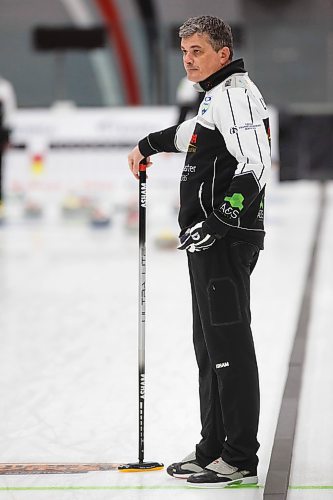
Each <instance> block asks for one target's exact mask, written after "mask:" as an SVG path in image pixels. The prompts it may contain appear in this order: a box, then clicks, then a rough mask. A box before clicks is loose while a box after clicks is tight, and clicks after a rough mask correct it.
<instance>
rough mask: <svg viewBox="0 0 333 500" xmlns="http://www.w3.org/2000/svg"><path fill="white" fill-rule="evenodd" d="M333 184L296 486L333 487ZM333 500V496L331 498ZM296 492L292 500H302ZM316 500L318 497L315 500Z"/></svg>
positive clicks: (295, 460)
mask: <svg viewBox="0 0 333 500" xmlns="http://www.w3.org/2000/svg"><path fill="white" fill-rule="evenodd" d="M332 221H333V183H332V182H330V183H328V184H327V207H326V214H325V217H324V221H323V233H322V238H321V245H320V247H319V252H318V262H317V272H316V276H315V288H314V297H313V305H312V316H311V318H310V325H309V337H308V344H307V351H306V358H305V366H304V375H303V383H302V389H301V397H300V406H299V412H298V421H297V428H296V434H295V442H294V449H293V452H294V453H293V460H292V468H291V475H290V483H291V484H302V485H308V486H309V492H308V494H307V496H304V498H306V499H307V498H309V499H310V498H311V500H312V497H311V493H310V491H311V488H312V485H314V488H316V486H315V485H325V484H333V453H332V448H333V428H332V415H333V396H332V387H333V370H332V352H333V336H332V335H331V331H332V324H333V309H332V295H333V293H332V284H333V266H332V255H333V235H332ZM331 495H332V497H331V498H333V493H331ZM301 498H302V497H301V496H300V493H299V492H296V491H290V492H289V494H288V500H289V499H291V500H294V499H297V500H298V499H301ZM313 498H317V496H316V497H313Z"/></svg>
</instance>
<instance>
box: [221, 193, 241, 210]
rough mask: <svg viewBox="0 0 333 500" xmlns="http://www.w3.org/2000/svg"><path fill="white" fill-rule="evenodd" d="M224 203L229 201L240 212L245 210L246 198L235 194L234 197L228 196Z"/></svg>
mask: <svg viewBox="0 0 333 500" xmlns="http://www.w3.org/2000/svg"><path fill="white" fill-rule="evenodd" d="M224 201H228V202H229V203H230V205H231V206H232V208H238V209H239V210H243V208H244V205H243V201H244V196H243V195H242V194H241V193H234V194H233V195H232V196H226V197H225V198H224Z"/></svg>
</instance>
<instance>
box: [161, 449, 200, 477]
mask: <svg viewBox="0 0 333 500" xmlns="http://www.w3.org/2000/svg"><path fill="white" fill-rule="evenodd" d="M203 470H204V468H203V467H201V465H200V464H199V463H198V462H197V460H196V457H195V452H193V453H191V454H190V455H188V456H187V457H185V458H183V460H182V461H181V462H176V463H174V464H171V465H169V467H168V468H167V473H168V474H170V476H173V477H177V478H180V479H187V478H188V477H190V476H191V475H192V474H196V473H198V472H202V471H203Z"/></svg>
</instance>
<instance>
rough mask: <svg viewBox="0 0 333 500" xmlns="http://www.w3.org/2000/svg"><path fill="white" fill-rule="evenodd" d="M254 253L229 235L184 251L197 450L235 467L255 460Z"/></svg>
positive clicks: (250, 465)
mask: <svg viewBox="0 0 333 500" xmlns="http://www.w3.org/2000/svg"><path fill="white" fill-rule="evenodd" d="M258 255H259V250H258V248H257V247H255V246H254V245H252V244H250V243H246V242H239V241H235V240H234V239H228V238H223V239H221V240H218V241H217V242H216V243H214V245H213V246H212V247H210V248H209V249H208V250H204V251H201V252H195V253H189V252H188V261H189V271H190V280H191V289H192V304H193V340H194V348H195V354H196V358H197V363H198V367H199V394H200V412H201V424H202V431H201V435H202V440H201V441H200V443H199V444H198V445H197V449H196V454H197V459H198V460H199V462H200V463H201V464H202V465H203V466H205V465H207V464H208V463H210V462H212V461H213V460H214V459H216V458H217V457H219V456H222V458H223V460H225V461H226V462H227V463H228V464H230V465H234V466H236V467H242V468H250V469H251V468H252V469H253V468H254V469H255V468H256V466H257V464H258V458H257V451H258V448H259V443H258V441H257V430H258V420H259V382H258V369H257V362H256V355H255V350H254V344H253V339H252V332H251V327H250V323H251V313H250V274H251V272H252V271H253V269H254V266H255V264H256V262H257V259H258Z"/></svg>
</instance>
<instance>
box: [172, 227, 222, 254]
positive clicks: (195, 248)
mask: <svg viewBox="0 0 333 500" xmlns="http://www.w3.org/2000/svg"><path fill="white" fill-rule="evenodd" d="M203 224H204V221H202V222H198V224H195V226H193V227H189V228H188V229H187V230H186V231H185V233H184V234H182V235H181V236H180V237H179V239H180V245H179V246H178V247H177V248H178V250H188V251H189V252H200V250H207V248H209V247H210V246H212V245H213V243H215V241H216V238H215V237H214V236H212V235H211V234H209V233H207V231H206V229H205V227H204V226H203Z"/></svg>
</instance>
